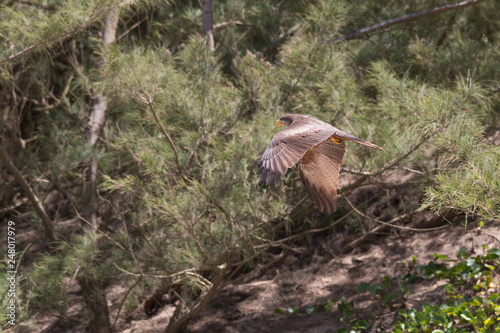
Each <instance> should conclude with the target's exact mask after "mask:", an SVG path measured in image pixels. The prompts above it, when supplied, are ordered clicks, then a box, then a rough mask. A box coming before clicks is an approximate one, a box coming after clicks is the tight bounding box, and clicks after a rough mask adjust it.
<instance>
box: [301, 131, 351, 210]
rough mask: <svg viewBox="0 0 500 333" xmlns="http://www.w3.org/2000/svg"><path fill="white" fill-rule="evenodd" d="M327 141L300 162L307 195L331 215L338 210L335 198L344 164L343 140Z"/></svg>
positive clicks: (309, 152) (320, 208) (308, 153)
mask: <svg viewBox="0 0 500 333" xmlns="http://www.w3.org/2000/svg"><path fill="white" fill-rule="evenodd" d="M336 141H337V142H339V143H336V142H334V141H333V140H326V141H324V142H323V143H320V144H319V145H318V146H316V147H315V148H313V149H311V150H309V151H308V152H307V153H306V154H305V155H304V156H303V157H302V159H301V160H300V178H301V179H302V182H303V183H304V185H305V187H306V189H307V194H309V196H310V197H311V199H313V201H314V202H315V203H316V204H317V205H318V208H319V210H320V211H322V212H323V211H325V210H326V212H327V213H328V214H330V213H331V212H333V211H335V210H336V205H335V201H334V199H333V198H334V197H335V196H336V195H337V188H338V187H339V170H340V164H342V162H343V158H344V152H345V143H344V141H343V140H340V141H339V140H336Z"/></svg>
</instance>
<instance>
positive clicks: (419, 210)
mask: <svg viewBox="0 0 500 333" xmlns="http://www.w3.org/2000/svg"><path fill="white" fill-rule="evenodd" d="M342 196H343V197H344V199H345V200H346V201H347V203H348V204H349V206H351V208H352V209H353V210H354V211H355V212H356V213H358V214H359V215H361V216H363V217H364V218H366V219H369V220H372V221H375V222H377V223H380V224H382V225H385V226H388V227H391V228H396V229H403V230H411V231H434V230H440V229H444V228H447V227H448V226H447V225H445V226H441V227H436V228H411V227H404V226H400V225H395V224H393V223H395V222H398V221H400V220H403V219H405V218H407V217H408V216H411V215H413V214H415V213H419V212H421V211H423V210H424V208H423V207H420V208H418V209H416V210H414V211H412V212H410V213H406V214H403V215H400V216H397V217H395V218H393V219H392V220H390V221H389V222H384V221H381V220H378V219H376V218H374V217H371V216H369V215H366V214H364V213H363V212H361V211H360V210H359V209H357V208H356V207H354V205H353V203H352V202H351V200H349V199H348V198H347V196H346V195H345V194H342Z"/></svg>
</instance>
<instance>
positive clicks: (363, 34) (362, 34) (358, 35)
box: [325, 0, 484, 44]
mask: <svg viewBox="0 0 500 333" xmlns="http://www.w3.org/2000/svg"><path fill="white" fill-rule="evenodd" d="M483 1H484V0H467V1H462V2H459V3H455V4H451V5H446V6H442V7H437V8H433V9H428V10H423V11H420V12H417V13H413V14H407V15H404V16H401V17H398V18H395V19H391V20H387V21H384V22H382V23H379V24H376V25H373V26H371V27H368V28H364V29H361V30H358V31H356V32H353V33H351V34H348V35H345V36H342V37H340V38H337V39H333V40H328V41H326V42H325V43H331V44H337V43H340V42H345V41H348V40H351V39H364V38H367V37H369V36H368V34H369V33H372V32H378V31H381V30H385V29H386V28H388V27H390V26H393V25H396V24H401V23H407V22H411V21H415V20H416V19H419V18H421V17H424V16H428V15H433V14H440V13H445V12H448V11H451V10H457V9H462V8H466V7H469V6H473V5H477V4H478V3H480V2H483Z"/></svg>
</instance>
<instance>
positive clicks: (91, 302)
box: [78, 276, 112, 333]
mask: <svg viewBox="0 0 500 333" xmlns="http://www.w3.org/2000/svg"><path fill="white" fill-rule="evenodd" d="M78 284H79V285H80V287H81V288H82V294H83V298H84V300H85V308H86V311H87V316H88V318H89V328H90V332H92V333H111V332H112V330H111V323H110V321H109V311H108V303H107V301H106V295H105V294H104V290H103V287H102V286H101V285H100V284H99V281H98V280H96V279H95V278H93V277H87V276H83V277H80V278H78Z"/></svg>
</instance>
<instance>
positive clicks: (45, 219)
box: [0, 144, 56, 242]
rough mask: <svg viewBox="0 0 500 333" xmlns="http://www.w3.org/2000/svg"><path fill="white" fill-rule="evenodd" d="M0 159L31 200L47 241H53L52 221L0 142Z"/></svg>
mask: <svg viewBox="0 0 500 333" xmlns="http://www.w3.org/2000/svg"><path fill="white" fill-rule="evenodd" d="M0 160H1V161H2V163H3V165H4V166H5V168H7V170H9V171H10V173H12V174H13V175H14V177H15V178H16V180H17V182H18V183H19V185H21V188H22V189H23V192H24V194H25V195H26V196H27V197H28V199H29V201H31V204H32V205H33V207H34V208H35V210H36V213H37V214H38V216H39V217H40V219H41V220H42V225H43V229H44V230H45V235H46V236H47V238H48V239H49V241H51V242H55V241H56V238H55V237H54V233H53V231H52V221H51V220H50V218H49V216H48V215H47V213H46V212H45V209H43V206H42V203H41V202H40V200H38V197H37V196H36V194H35V192H33V189H32V188H31V186H30V185H29V184H28V182H27V181H26V178H24V176H23V175H22V174H21V172H20V171H19V170H18V169H17V167H16V166H15V165H14V163H12V161H11V160H10V158H9V155H8V154H7V151H5V149H4V147H3V145H2V144H0Z"/></svg>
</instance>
